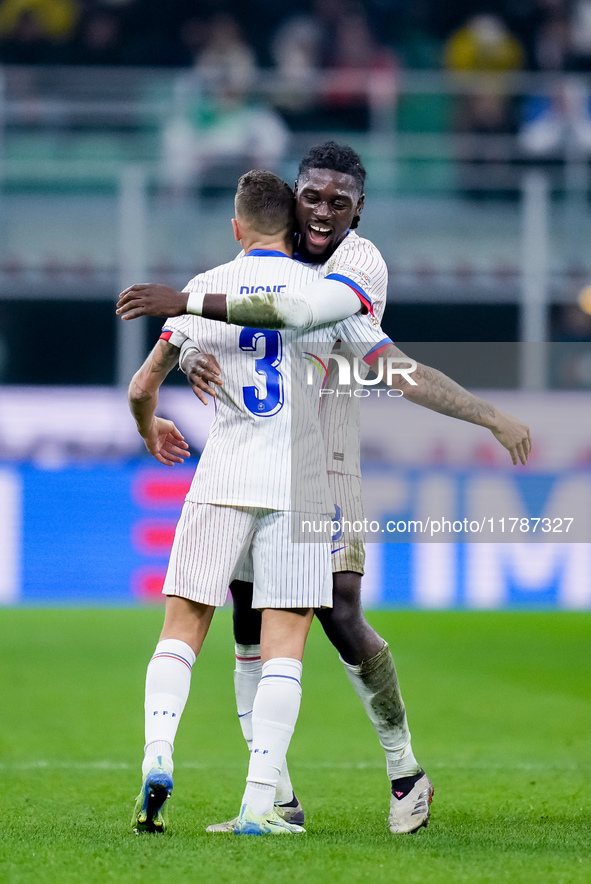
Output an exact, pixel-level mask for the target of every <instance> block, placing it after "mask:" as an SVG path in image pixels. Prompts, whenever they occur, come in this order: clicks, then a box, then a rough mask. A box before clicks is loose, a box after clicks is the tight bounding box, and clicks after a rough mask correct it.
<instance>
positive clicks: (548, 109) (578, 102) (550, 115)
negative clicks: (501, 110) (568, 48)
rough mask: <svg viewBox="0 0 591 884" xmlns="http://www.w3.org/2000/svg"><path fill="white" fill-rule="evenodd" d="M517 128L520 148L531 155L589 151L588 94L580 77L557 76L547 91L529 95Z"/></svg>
mask: <svg viewBox="0 0 591 884" xmlns="http://www.w3.org/2000/svg"><path fill="white" fill-rule="evenodd" d="M523 118H524V122H523V125H522V127H521V129H520V132H519V142H520V145H521V147H522V148H523V150H524V151H525V152H526V153H528V154H531V155H533V156H539V157H544V156H547V155H552V154H556V153H557V152H559V153H561V154H564V153H565V152H566V153H576V154H578V155H579V156H580V155H587V156H589V155H591V94H590V92H589V87H588V86H587V84H586V83H585V82H584V81H583V80H579V79H577V78H576V77H575V78H573V76H572V75H571V76H568V77H563V78H561V79H560V80H557V82H556V85H555V87H554V90H553V92H552V93H550V94H549V95H534V96H532V97H530V98H528V99H527V100H526V102H525V105H524V109H523Z"/></svg>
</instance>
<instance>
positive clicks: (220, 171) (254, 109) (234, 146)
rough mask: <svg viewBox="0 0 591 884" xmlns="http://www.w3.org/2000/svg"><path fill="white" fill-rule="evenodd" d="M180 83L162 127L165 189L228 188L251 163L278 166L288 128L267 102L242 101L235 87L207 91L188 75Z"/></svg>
mask: <svg viewBox="0 0 591 884" xmlns="http://www.w3.org/2000/svg"><path fill="white" fill-rule="evenodd" d="M179 85H180V89H179V92H180V93H181V95H180V98H179V100H177V111H176V113H175V115H174V116H173V118H172V119H171V120H170V122H169V123H167V125H166V126H165V129H164V132H163V156H162V161H163V178H164V181H165V183H166V187H167V189H168V191H169V192H170V193H172V194H173V195H176V196H184V195H188V192H189V190H190V189H192V188H195V187H199V188H206V189H209V190H211V189H231V188H232V187H235V186H236V177H237V176H238V175H241V174H242V173H244V172H247V171H248V170H249V169H252V168H260V169H271V170H275V171H277V169H278V166H279V164H280V162H281V160H282V158H283V156H284V154H285V151H286V148H287V143H288V138H289V133H288V130H287V127H286V125H285V123H284V122H283V120H282V119H281V117H279V116H278V114H276V113H275V112H274V111H272V110H271V109H270V108H269V107H267V106H265V105H261V104H257V103H251V102H247V101H246V100H245V96H244V94H243V93H242V92H241V91H239V90H237V89H236V88H234V87H232V88H228V87H224V86H220V85H219V84H218V85H217V86H216V87H215V88H214V89H213V91H211V92H209V93H204V92H203V90H202V89H201V84H200V81H198V80H196V79H195V77H194V76H193V75H192V76H191V77H190V78H188V79H186V80H184V81H183V82H182V83H181V84H179Z"/></svg>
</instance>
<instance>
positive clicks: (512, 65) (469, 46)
mask: <svg viewBox="0 0 591 884" xmlns="http://www.w3.org/2000/svg"><path fill="white" fill-rule="evenodd" d="M523 61H524V55H523V49H522V47H521V44H520V43H519V41H518V40H517V39H516V37H514V36H513V34H511V32H510V31H509V30H508V28H507V26H506V25H505V23H504V21H503V20H502V19H501V18H499V17H498V16H496V15H475V16H474V17H473V18H471V19H469V21H468V22H466V24H465V25H464V26H463V27H461V28H460V29H459V30H458V31H455V33H453V34H452V35H451V37H450V38H449V40H448V41H447V43H446V46H445V66H446V67H447V68H448V70H450V71H491V72H495V71H497V72H504V71H514V70H518V69H519V68H521V67H522V66H523Z"/></svg>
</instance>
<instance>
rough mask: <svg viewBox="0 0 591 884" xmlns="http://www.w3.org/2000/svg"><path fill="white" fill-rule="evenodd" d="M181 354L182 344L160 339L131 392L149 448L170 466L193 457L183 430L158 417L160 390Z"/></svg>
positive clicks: (137, 373) (132, 404)
mask: <svg viewBox="0 0 591 884" xmlns="http://www.w3.org/2000/svg"><path fill="white" fill-rule="evenodd" d="M178 357H179V349H178V347H174V346H173V345H172V344H169V343H168V342H167V341H163V340H159V341H157V342H156V346H155V347H154V349H153V350H152V352H151V353H150V355H149V356H148V358H147V359H146V361H145V362H144V364H143V365H142V367H141V368H140V369H139V371H137V372H136V373H135V374H134V376H133V378H132V379H131V383H130V385H129V390H128V394H127V398H128V401H129V408H130V411H131V413H132V415H133V416H134V418H135V422H136V426H137V428H138V432H139V434H140V436H141V437H142V439H143V440H144V443H145V445H146V448H147V449H148V451H149V452H150V454H151V455H152V456H153V457H155V458H156V460H157V461H159V462H160V463H163V464H165V465H166V466H170V467H172V466H174V464H175V463H183V462H184V459H185V457H190V454H189V451H188V448H189V446H188V445H187V443H186V442H185V440H184V437H183V434H182V433H181V432H180V430H178V429H177V428H176V426H175V425H174V423H173V422H172V421H169V420H165V419H164V418H161V417H157V416H156V406H157V405H158V391H159V390H160V386H161V384H162V382H163V380H164V378H165V377H166V375H167V374H168V373H169V371H170V370H171V369H172V368H174V366H175V365H176V364H177V362H178Z"/></svg>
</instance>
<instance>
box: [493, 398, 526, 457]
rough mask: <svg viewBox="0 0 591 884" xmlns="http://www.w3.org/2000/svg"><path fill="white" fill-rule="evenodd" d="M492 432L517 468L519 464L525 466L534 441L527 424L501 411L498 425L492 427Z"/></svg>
mask: <svg viewBox="0 0 591 884" xmlns="http://www.w3.org/2000/svg"><path fill="white" fill-rule="evenodd" d="M491 432H492V434H493V436H494V437H495V439H498V441H499V442H500V443H501V445H503V446H504V447H505V448H506V449H507V451H508V452H509V454H510V455H511V460H512V461H513V464H514V465H515V466H516V465H517V464H518V463H522V464H524V465H525V464H526V463H527V459H528V457H529V453H530V451H531V446H532V441H531V433H530V431H529V427H528V426H527V425H526V424H524V423H522V422H521V421H520V420H519V419H518V418H516V417H513V415H512V414H505V412H503V411H500V412H499V413H498V420H497V424H496V426H494V427H491Z"/></svg>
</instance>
